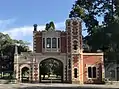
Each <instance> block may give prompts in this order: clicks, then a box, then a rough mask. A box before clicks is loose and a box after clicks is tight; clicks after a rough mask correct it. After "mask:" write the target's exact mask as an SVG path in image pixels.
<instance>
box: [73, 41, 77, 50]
mask: <svg viewBox="0 0 119 89" xmlns="http://www.w3.org/2000/svg"><path fill="white" fill-rule="evenodd" d="M73 46H74V50H77V49H78V42H77V41H74V42H73Z"/></svg>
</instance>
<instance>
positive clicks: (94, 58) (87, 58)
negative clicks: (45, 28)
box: [83, 55, 102, 83]
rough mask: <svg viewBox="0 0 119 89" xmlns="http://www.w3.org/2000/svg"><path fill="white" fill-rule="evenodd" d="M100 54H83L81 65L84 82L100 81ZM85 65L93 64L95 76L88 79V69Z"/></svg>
mask: <svg viewBox="0 0 119 89" xmlns="http://www.w3.org/2000/svg"><path fill="white" fill-rule="evenodd" d="M101 59H102V56H98V55H84V56H83V60H84V62H83V67H84V74H83V75H84V76H83V78H84V83H102V61H101ZM86 65H95V66H96V67H97V78H96V79H91V80H90V79H88V69H87V66H86Z"/></svg>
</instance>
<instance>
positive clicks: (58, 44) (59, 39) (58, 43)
mask: <svg viewBox="0 0 119 89" xmlns="http://www.w3.org/2000/svg"><path fill="white" fill-rule="evenodd" d="M58 48H60V38H58Z"/></svg>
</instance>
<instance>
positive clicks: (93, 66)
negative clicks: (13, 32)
mask: <svg viewBox="0 0 119 89" xmlns="http://www.w3.org/2000/svg"><path fill="white" fill-rule="evenodd" d="M65 24H66V27H65V29H66V31H60V30H57V29H56V30H53V28H52V27H51V28H49V30H48V31H46V30H43V31H38V29H37V24H35V25H34V31H33V52H27V53H21V54H20V55H18V54H17V48H16V53H15V56H14V72H15V75H16V78H17V80H18V81H19V82H22V75H21V73H22V70H23V69H24V68H26V69H28V70H29V71H28V72H29V73H28V78H29V82H36V83H38V82H41V81H40V80H41V79H40V78H41V77H39V76H40V63H41V62H42V61H44V60H47V59H50V58H53V59H54V60H58V61H60V62H61V63H62V71H63V72H62V73H63V74H62V82H67V83H79V84H86V83H102V80H103V77H104V76H103V75H104V67H103V53H99V52H98V53H83V42H82V21H81V20H80V19H78V18H71V19H67V20H66V23H65ZM39 30H40V29H39Z"/></svg>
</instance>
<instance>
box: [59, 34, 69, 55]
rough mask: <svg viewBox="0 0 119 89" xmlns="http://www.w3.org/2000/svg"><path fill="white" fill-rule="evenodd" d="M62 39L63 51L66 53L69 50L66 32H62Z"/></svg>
mask: <svg viewBox="0 0 119 89" xmlns="http://www.w3.org/2000/svg"><path fill="white" fill-rule="evenodd" d="M60 39H61V53H66V52H67V38H66V32H61V35H60Z"/></svg>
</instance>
